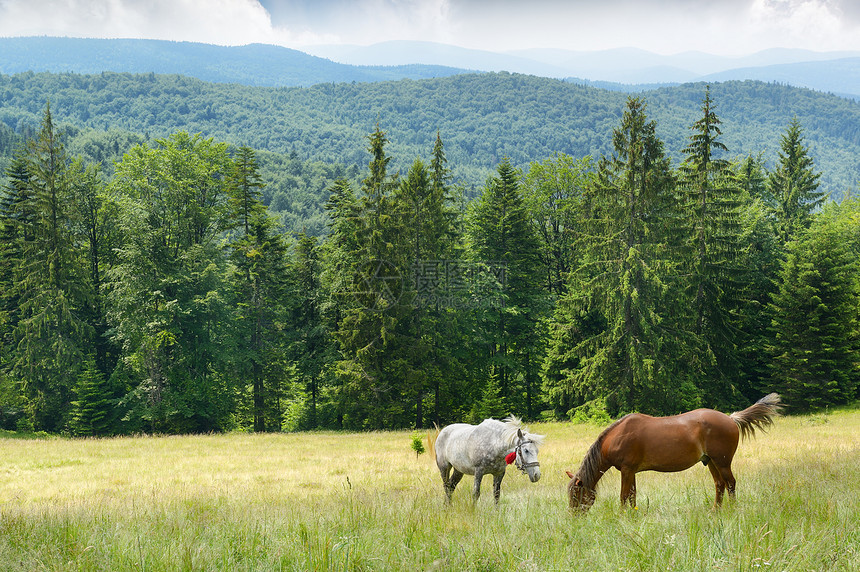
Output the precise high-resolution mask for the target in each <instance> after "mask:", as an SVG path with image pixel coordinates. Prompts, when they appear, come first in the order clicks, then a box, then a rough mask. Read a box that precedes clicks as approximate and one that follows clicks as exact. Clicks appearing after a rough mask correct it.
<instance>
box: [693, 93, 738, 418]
mask: <svg viewBox="0 0 860 572" xmlns="http://www.w3.org/2000/svg"><path fill="white" fill-rule="evenodd" d="M720 124H721V122H720V120H719V118H718V117H717V115H716V113H715V112H714V103H713V101H712V100H711V97H710V90H709V89H708V90H706V92H705V99H704V101H703V102H702V117H701V118H700V119H699V120H697V121H696V122H695V123H694V124H693V126H692V134H691V135H690V143H689V144H688V145H687V147H685V148H684V151H683V152H684V155H685V159H684V162H683V164H682V165H681V168H680V181H679V188H680V190H681V193H682V197H683V198H682V200H683V204H684V206H685V209H686V210H687V216H686V217H685V219H684V222H685V223H686V224H685V226H686V229H687V230H686V232H687V234H688V236H686V237H684V240H685V241H686V243H687V249H688V253H687V257H688V259H689V264H688V270H687V272H686V275H687V276H688V281H687V299H688V300H690V302H691V304H692V310H693V315H692V319H693V323H692V324H691V330H692V332H693V334H694V336H695V338H696V343H698V344H700V347H701V352H697V353H699V354H702V355H703V356H704V359H702V361H701V367H702V375H701V379H702V380H703V381H702V382H700V387H701V389H702V390H703V392H704V394H705V400H706V402H707V403H708V404H710V405H711V406H713V407H717V406H720V405H722V406H727V405H730V404H731V403H726V400H727V399H728V400H729V401H731V399H730V396H731V393H732V386H731V383H732V382H731V380H733V379H734V378H735V377H736V375H735V372H736V370H737V358H736V355H735V342H734V340H735V339H736V338H737V335H736V332H735V331H734V328H733V326H732V312H733V311H735V310H736V309H737V307H738V304H739V297H740V289H741V284H740V282H739V275H740V272H741V269H740V267H739V265H738V264H739V262H740V255H741V253H742V251H743V246H742V245H741V243H740V242H739V239H740V208H741V206H742V204H743V203H742V195H741V193H742V191H741V188H740V185H739V184H738V182H737V181H736V178H735V173H734V171H733V169H732V166H731V164H730V163H729V161H728V160H726V159H724V158H722V157H720V154H724V153H726V152H728V149H727V148H726V146H725V145H724V144H723V143H722V142H721V141H720V139H719V137H720V136H721V135H722V131H721V129H720ZM711 364H713V367H711Z"/></svg>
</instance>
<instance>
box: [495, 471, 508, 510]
mask: <svg viewBox="0 0 860 572" xmlns="http://www.w3.org/2000/svg"><path fill="white" fill-rule="evenodd" d="M503 478H505V474H504V473H501V474H499V475H493V498H494V499H496V504H499V497H500V496H501V495H502V479H503Z"/></svg>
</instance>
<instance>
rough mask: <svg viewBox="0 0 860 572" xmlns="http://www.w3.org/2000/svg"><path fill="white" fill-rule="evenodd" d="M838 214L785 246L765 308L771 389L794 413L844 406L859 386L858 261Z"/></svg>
mask: <svg viewBox="0 0 860 572" xmlns="http://www.w3.org/2000/svg"><path fill="white" fill-rule="evenodd" d="M838 214H839V213H838V209H837V208H836V207H832V208H831V209H829V211H828V212H826V213H823V214H822V215H821V217H820V219H819V220H817V221H816V222H815V223H814V224H813V225H812V227H811V228H810V229H808V230H801V231H800V233H799V235H798V236H797V240H795V241H792V242H790V243H789V244H788V252H787V256H786V259H785V263H784V265H783V268H782V272H781V275H780V278H781V284H780V287H779V291H778V292H777V294H776V295H775V296H774V300H773V303H772V304H771V306H770V313H771V318H772V321H771V327H772V340H773V342H772V345H771V346H770V348H769V349H770V352H769V353H770V355H771V357H772V361H771V370H772V378H771V379H772V381H771V387H772V390H774V391H777V392H779V394H780V395H781V396H782V397H783V399H784V400H785V402H786V404H788V405H789V406H790V407H791V408H792V411H797V412H801V411H808V410H811V409H820V408H824V407H828V406H832V405H842V404H845V403H848V402H849V401H850V400H852V399H854V398H855V397H856V395H857V389H858V387H860V316H858V311H857V308H858V307H860V283H858V280H857V277H858V275H860V265H858V262H857V256H856V253H855V252H852V251H851V249H850V248H849V246H848V245H849V244H850V240H849V239H848V234H847V233H846V230H845V226H844V223H842V222H841V221H840V219H839V218H838ZM855 224H856V223H855Z"/></svg>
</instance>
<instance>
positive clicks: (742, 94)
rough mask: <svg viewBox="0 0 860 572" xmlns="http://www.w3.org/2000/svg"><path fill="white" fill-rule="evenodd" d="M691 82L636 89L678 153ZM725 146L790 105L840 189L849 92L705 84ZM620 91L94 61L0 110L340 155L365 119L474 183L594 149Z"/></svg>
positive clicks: (749, 143)
mask: <svg viewBox="0 0 860 572" xmlns="http://www.w3.org/2000/svg"><path fill="white" fill-rule="evenodd" d="M704 89H705V86H704V84H695V85H684V86H678V87H673V88H663V89H659V90H655V91H650V92H645V93H643V94H641V95H642V97H643V98H644V99H645V100H646V101H648V103H649V106H650V109H651V113H652V115H653V117H654V118H655V119H656V120H657V125H658V130H659V134H660V135H661V137H663V138H664V139H665V140H666V148H667V152H668V153H669V155H670V156H671V157H672V158H673V159H674V160H675V161H678V160H679V159H680V158H681V149H682V148H683V145H684V143H683V135H682V134H683V126H684V125H686V124H688V123H689V122H690V121H691V119H692V118H693V117H694V116H695V114H696V108H697V101H698V100H699V99H700V98H701V96H702V93H703V92H704ZM712 93H713V97H714V99H715V101H717V102H718V106H719V107H718V109H719V112H720V115H721V117H722V118H723V122H724V125H725V128H724V133H725V143H726V145H727V146H728V148H729V154H730V155H731V156H733V157H745V156H748V155H758V154H759V153H762V154H763V156H764V158H765V160H766V161H768V162H769V163H772V162H773V161H774V160H775V158H776V152H777V144H776V141H777V140H778V137H779V133H780V132H781V131H782V130H783V129H784V128H785V127H786V125H788V123H789V122H790V121H791V119H792V118H793V117H794V116H797V118H798V119H799V120H800V122H801V123H802V124H803V125H804V127H805V129H806V132H807V138H808V140H809V142H810V145H811V152H812V155H813V156H814V157H815V160H816V163H817V164H818V165H819V166H820V167H821V169H822V171H823V173H824V174H823V178H822V187H823V188H824V189H825V190H826V191H827V192H831V193H833V195H834V196H841V195H842V194H844V193H845V192H846V191H848V190H851V189H855V188H856V186H857V182H858V181H860V165H858V163H857V161H856V160H855V157H856V156H858V152H860V104H858V103H857V102H853V101H849V100H845V99H842V98H839V97H835V96H831V95H827V94H822V93H817V92H813V91H810V90H803V89H795V88H790V87H786V86H781V85H771V84H763V83H758V82H731V83H725V84H716V85H714V86H712ZM625 98H626V95H625V94H623V93H617V92H610V91H605V90H600V89H596V88H591V87H586V86H580V85H574V84H570V83H565V82H562V81H557V80H551V79H544V78H538V77H532V76H522V75H511V74H507V73H499V74H478V75H460V76H454V77H449V78H440V79H427V80H421V81H412V80H402V81H397V82H380V83H370V84H320V85H316V86H313V87H309V88H279V89H273V88H252V87H245V86H240V85H223V84H208V83H205V82H201V81H198V80H194V79H189V78H185V77H177V76H159V75H155V74H148V75H129V74H112V73H105V74H99V75H94V76H81V75H75V74H19V75H14V76H0V123H4V124H6V125H7V126H9V127H12V128H14V129H16V130H18V131H19V132H20V131H21V129H22V128H23V127H24V126H26V125H29V126H31V127H33V126H35V125H37V124H38V121H39V113H40V110H41V109H42V108H43V107H44V105H45V103H46V102H47V101H49V100H50V102H51V105H52V108H53V109H54V110H55V113H56V116H57V117H58V118H61V120H62V121H63V122H65V123H70V124H72V125H74V126H78V127H86V128H92V129H96V130H102V131H104V130H109V129H120V130H126V131H130V132H133V133H138V134H144V135H148V136H150V137H157V136H165V135H168V134H170V133H173V132H175V131H177V130H180V129H182V130H187V131H189V132H191V133H202V134H203V135H204V136H207V137H216V138H218V139H219V140H223V141H226V142H228V143H231V144H234V145H242V144H247V145H250V146H251V147H253V148H255V149H258V150H267V151H272V152H275V153H293V152H294V153H296V154H297V155H298V157H299V158H301V159H302V160H320V161H324V162H326V163H338V164H342V165H346V166H350V165H360V164H361V163H362V161H363V159H364V157H363V149H364V137H365V135H366V134H367V133H368V132H370V131H371V130H372V129H373V128H374V126H375V125H376V124H377V123H379V125H380V126H381V127H382V128H383V129H385V131H386V133H388V136H389V139H390V140H391V143H390V147H391V150H392V156H393V163H392V168H393V169H394V170H399V169H405V168H406V167H407V166H408V164H409V163H410V162H411V159H412V158H414V157H416V156H419V155H420V154H421V153H423V152H424V150H425V149H427V148H428V146H431V145H432V144H433V140H434V139H435V137H436V133H437V132H439V133H441V134H442V136H443V137H444V139H445V142H446V149H447V151H448V156H449V158H450V160H451V164H452V168H453V171H454V176H455V178H457V179H458V180H462V181H465V182H466V183H467V184H469V185H471V186H473V187H475V186H477V185H480V184H481V183H483V181H484V179H485V177H486V176H487V174H489V173H490V172H491V170H492V169H493V168H494V166H495V165H496V164H497V163H498V161H500V160H501V159H502V158H503V157H508V158H509V159H510V160H511V163H512V164H513V165H515V166H520V167H521V166H524V165H526V164H528V162H529V161H533V160H538V159H541V158H543V157H547V156H549V155H551V154H553V153H556V152H561V153H566V154H569V155H572V156H575V157H582V156H586V155H590V156H592V157H597V156H599V155H601V154H604V153H607V152H609V150H610V144H611V140H610V135H609V133H610V132H611V126H612V125H614V124H615V123H616V122H617V121H618V119H619V117H620V113H621V111H620V110H621V109H622V107H623V105H624V100H625Z"/></svg>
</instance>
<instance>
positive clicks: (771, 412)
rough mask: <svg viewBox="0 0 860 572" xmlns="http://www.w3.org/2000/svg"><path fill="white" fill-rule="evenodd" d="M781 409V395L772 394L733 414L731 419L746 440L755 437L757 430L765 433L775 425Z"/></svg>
mask: <svg viewBox="0 0 860 572" xmlns="http://www.w3.org/2000/svg"><path fill="white" fill-rule="evenodd" d="M780 409H782V403H781V402H780V400H779V395H777V394H776V393H771V394H769V395H765V396H764V397H762V398H761V399H759V400H758V401H756V402H755V403H753V404H752V405H750V406H749V407H747V408H746V409H744V410H743V411H736V412H734V413H732V414H731V415H729V417H731V418H732V420H733V421H734V422H735V423H737V425H738V429H740V430H741V438H742V439H746V438H747V437H753V436H755V430H756V428H758V429H761V430H762V431H764V430H765V428H766V427H769V426H770V425H773V417H775V416H777V415H779V411H780Z"/></svg>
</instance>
